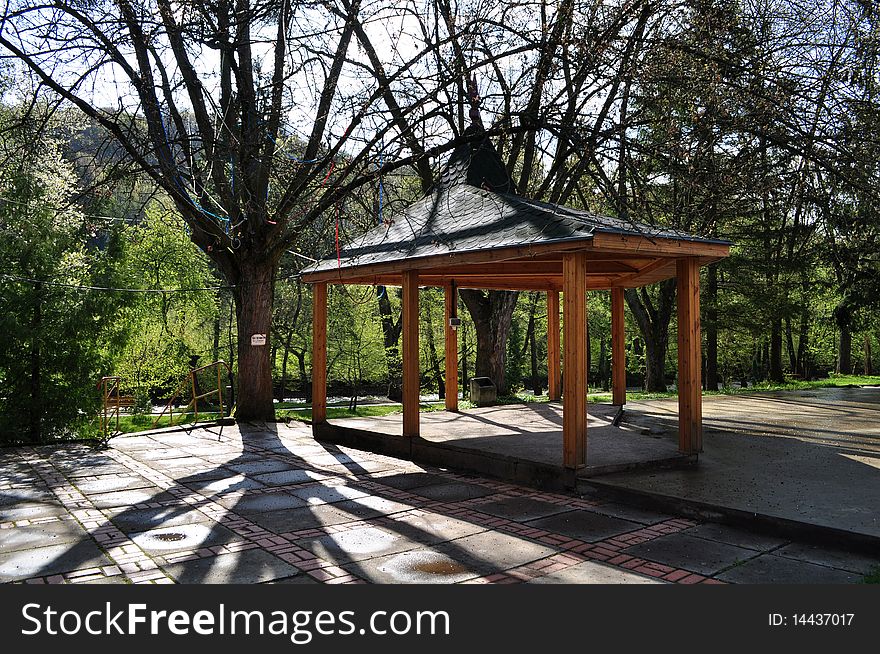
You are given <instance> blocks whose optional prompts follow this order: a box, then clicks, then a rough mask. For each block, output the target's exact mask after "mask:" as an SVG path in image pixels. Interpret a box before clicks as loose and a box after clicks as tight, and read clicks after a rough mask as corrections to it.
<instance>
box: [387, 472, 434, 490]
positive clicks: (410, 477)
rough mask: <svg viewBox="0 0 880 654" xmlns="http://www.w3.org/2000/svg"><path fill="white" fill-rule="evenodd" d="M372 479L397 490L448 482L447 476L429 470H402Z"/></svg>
mask: <svg viewBox="0 0 880 654" xmlns="http://www.w3.org/2000/svg"><path fill="white" fill-rule="evenodd" d="M373 481H375V482H376V483H379V484H383V485H385V486H390V487H391V488H397V489H398V490H411V489H413V488H419V487H422V486H434V485H437V484H448V483H449V477H444V476H443V475H437V474H433V473H430V472H404V473H400V474H396V475H386V476H384V477H376V478H375V479H373Z"/></svg>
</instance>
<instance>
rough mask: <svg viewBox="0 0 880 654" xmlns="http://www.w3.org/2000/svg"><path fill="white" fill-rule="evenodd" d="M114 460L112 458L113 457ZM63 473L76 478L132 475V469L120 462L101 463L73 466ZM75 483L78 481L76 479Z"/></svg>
mask: <svg viewBox="0 0 880 654" xmlns="http://www.w3.org/2000/svg"><path fill="white" fill-rule="evenodd" d="M111 460H112V459H111ZM61 473H62V474H63V475H64V476H65V477H67V478H68V479H72V480H76V479H77V478H79V477H94V476H96V475H119V476H125V475H130V474H131V470H129V469H128V468H126V467H125V466H124V465H122V464H120V463H102V464H100V465H88V466H86V465H84V466H83V467H81V468H78V467H76V466H71V467H69V468H66V469H64V470H61ZM74 483H76V482H75V481H74Z"/></svg>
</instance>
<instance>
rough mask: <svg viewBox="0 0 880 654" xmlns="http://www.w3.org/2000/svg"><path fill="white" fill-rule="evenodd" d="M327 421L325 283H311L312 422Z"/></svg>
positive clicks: (314, 423)
mask: <svg viewBox="0 0 880 654" xmlns="http://www.w3.org/2000/svg"><path fill="white" fill-rule="evenodd" d="M326 421H327V284H325V283H322V282H319V283H317V284H313V285H312V424H313V425H317V424H320V423H322V422H326Z"/></svg>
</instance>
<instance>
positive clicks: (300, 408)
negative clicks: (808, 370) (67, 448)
mask: <svg viewBox="0 0 880 654" xmlns="http://www.w3.org/2000/svg"><path fill="white" fill-rule="evenodd" d="M848 386H880V376H878V375H873V376H865V375H832V376H830V377H828V378H827V379H817V380H813V381H803V380H799V379H791V380H788V381H785V382H783V383H779V384H774V383H769V382H764V383H761V384H756V385H755V386H749V387H748V388H726V389H722V390H720V391H703V395H707V396H708V395H739V394H744V393H761V392H771V391H802V390H809V389H811V388H839V387H848ZM676 396H677V394H676V392H675V391H667V392H665V393H657V392H651V393H649V392H645V391H628V392H627V399H628V400H631V401H638V400H658V399H664V398H671V397H676ZM587 401H588V402H590V403H592V404H600V403H608V402H611V393H610V392H604V391H600V392H596V393H590V394H589V395H588V396H587ZM543 402H549V398H548V397H547V396H546V395H533V394H531V393H516V394H513V395H506V396H503V397H499V398H498V401H497V402H496V404H498V405H505V404H524V403H525V404H531V403H543ZM474 406H475V405H474V404H473V403H472V402H470V401H468V400H464V399H462V400H459V402H458V407H459V409H472V408H474ZM444 408H445V406H444V403H443V402H425V403H422V404H421V405H420V406H419V411H421V412H422V413H427V412H431V411H443V410H444ZM276 409H277V410H276V411H275V417H276V418H277V419H278V420H298V421H309V420H311V419H312V409H311V407H310V406H308V405H307V404H305V403H304V402H281V403H278V404H276ZM401 411H403V407H402V405H400V404H362V405H360V406H358V407H357V409H355V410H354V411H349V409H348V406H346V405H344V404H343V405H336V406H328V407H327V417H328V418H330V419H331V420H332V419H334V418H371V417H378V416H387V415H391V414H394V413H400V412H401ZM219 415H220V414H219V413H216V412H214V413H210V412H208V413H202V412H199V419H198V422H200V423H202V422H214V421H216V420H217V419H218V417H219ZM153 420H154V417H153V416H150V415H122V416H120V418H119V430H120V432H121V433H123V434H130V433H134V432H139V431H146V430H149V429H152V428H153ZM168 424H169V418H168V416H162V419H161V420H160V421H159V424H158V425H157V428H160V427H167V426H168ZM174 424H175V425H180V424H186V425H191V424H194V416H193V414H192V413H186V414H183V415H181V414H177V415H175V416H174ZM111 426H112V425H111ZM872 574H873V575H874V578H875V579H876V581H870V582H868V583H880V568H878V569H877V570H876V571H875V572H873V573H872Z"/></svg>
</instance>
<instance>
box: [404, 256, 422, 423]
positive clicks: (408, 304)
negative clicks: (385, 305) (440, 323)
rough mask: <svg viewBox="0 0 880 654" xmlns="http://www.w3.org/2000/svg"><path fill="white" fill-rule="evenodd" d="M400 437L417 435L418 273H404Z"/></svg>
mask: <svg viewBox="0 0 880 654" xmlns="http://www.w3.org/2000/svg"><path fill="white" fill-rule="evenodd" d="M403 435H404V436H418V435H419V274H418V272H415V271H408V272H405V273H403Z"/></svg>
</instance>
